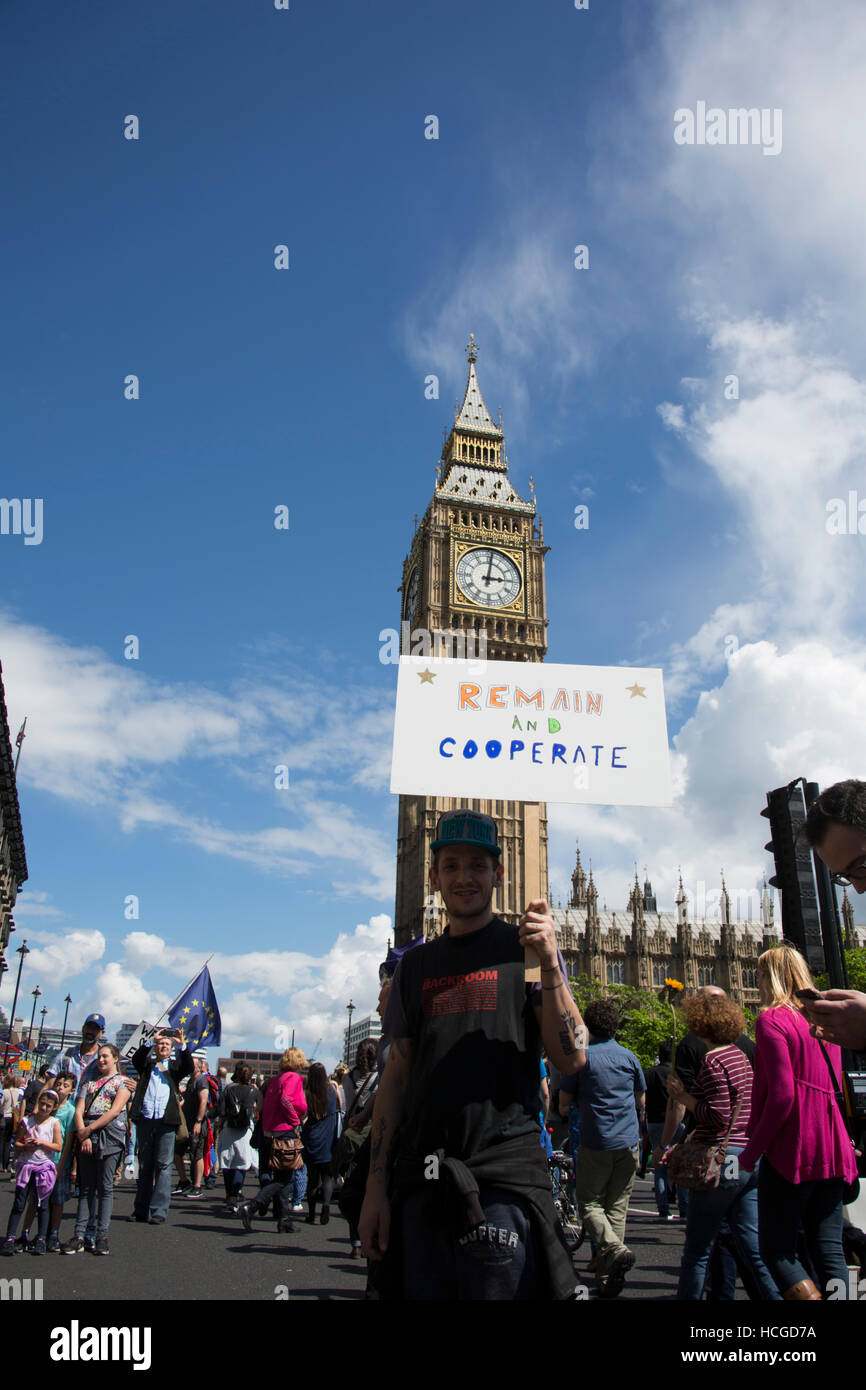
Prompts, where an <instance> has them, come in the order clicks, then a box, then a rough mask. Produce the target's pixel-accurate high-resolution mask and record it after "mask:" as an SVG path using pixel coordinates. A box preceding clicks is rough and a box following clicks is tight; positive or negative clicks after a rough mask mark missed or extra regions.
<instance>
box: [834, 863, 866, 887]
mask: <svg viewBox="0 0 866 1390" xmlns="http://www.w3.org/2000/svg"><path fill="white" fill-rule="evenodd" d="M858 878H861V879H862V878H866V859H864V860H863V861H862V863H860V864H858V865H857V866H856V868H854V869H849V870H848V872H847V874H831V875H830V879H831V881H832V882H833V883H838V885H839V887H840V888H850V887H851V886H852V884H853V882H854V880H855V879H858Z"/></svg>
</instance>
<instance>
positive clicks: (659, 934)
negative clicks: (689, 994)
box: [552, 848, 866, 1008]
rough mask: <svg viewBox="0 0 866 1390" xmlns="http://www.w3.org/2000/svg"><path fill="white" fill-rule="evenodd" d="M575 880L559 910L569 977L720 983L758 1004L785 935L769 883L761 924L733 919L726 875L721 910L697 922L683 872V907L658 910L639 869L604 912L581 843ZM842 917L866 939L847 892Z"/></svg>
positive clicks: (641, 983)
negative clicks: (765, 967)
mask: <svg viewBox="0 0 866 1390" xmlns="http://www.w3.org/2000/svg"><path fill="white" fill-rule="evenodd" d="M571 883H572V892H571V897H570V899H569V901H568V904H567V905H566V906H565V907H554V908H553V909H552V911H553V919H554V921H555V923H556V927H557V932H558V934H559V946H560V950H561V951H562V955H563V959H564V960H565V964H566V970H567V971H568V975H569V978H570V979H577V977H578V976H579V975H586V976H588V977H589V978H590V979H591V980H595V981H597V982H598V983H599V984H608V985H635V986H638V987H640V988H641V989H653V990H655V989H659V988H660V987H661V986H662V985H663V984H664V982H665V980H666V979H668V978H671V977H672V978H673V979H675V980H679V981H680V983H681V984H683V985H685V987H686V989H687V990H696V989H701V988H703V986H705V985H720V986H721V988H722V989H724V990H725V991H726V992H727V993H728V994H729V995H730V996H731V998H732V999H736V1001H737V1003H738V1004H741V1005H742V1004H747V1005H749V1006H750V1007H751V1008H757V1006H758V1002H759V1000H758V956H759V955H761V953H762V952H763V951H767V950H769V948H770V947H771V946H778V944H779V942H780V941H781V939H782V936H781V932H780V930H779V928H778V927H777V926H776V923H775V916H774V910H773V898H772V894H771V893H770V890H769V889H768V888H767V886H766V884H765V885H764V892H763V896H762V899H761V919H760V921H757V920H755V921H751V920H744V919H738V920H736V921H734V920H732V918H731V899H730V896H729V894H728V890H727V887H726V886H725V880H724V878H722V887H721V892H720V894H719V901H718V909H719V915H718V916H715V915H713V916H706V917H702V918H700V919H697V920H696V919H695V918H693V917H692V916H691V913H690V909H689V901H688V898H687V896H686V893H685V891H684V890H683V881H682V877H680V882H679V891H678V893H677V897H676V912H659V911H658V907H657V904H656V898H655V894H654V893H653V890H652V884H651V883H650V881H649V879H648V878H647V877H646V874H645V875H644V884H643V887H641V886H640V884H639V883H638V877H637V870H635V876H634V884H633V885H632V889H631V893H630V894H629V899H628V903H627V904H626V906H625V908H622V909H619V910H609V909H608V908H607V907H603V908H602V909H601V911H599V907H598V889H597V888H596V885H595V883H594V881H593V876H592V869H590V872H589V876H588V877H587V874H586V873H585V871H584V869H583V866H582V865H581V862H580V849H579V848H578V851H577V862H576V865H575V868H574V872H573V873H572V876H571ZM842 916H843V921H844V924H845V944H846V946H847V947H851V946H859V945H863V944H864V943H866V932H864V930H863V928H862V927H855V925H854V912H853V909H852V907H851V903H850V902H849V900H848V895H847V893H846V894H845V896H844V900H843V903H842Z"/></svg>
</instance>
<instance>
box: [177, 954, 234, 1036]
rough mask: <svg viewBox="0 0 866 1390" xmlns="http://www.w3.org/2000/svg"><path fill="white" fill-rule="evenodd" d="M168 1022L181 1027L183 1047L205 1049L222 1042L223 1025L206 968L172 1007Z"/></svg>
mask: <svg viewBox="0 0 866 1390" xmlns="http://www.w3.org/2000/svg"><path fill="white" fill-rule="evenodd" d="M168 1021H169V1024H170V1026H171V1027H172V1028H179V1029H180V1035H181V1039H182V1041H183V1046H184V1047H203V1046H204V1045H205V1044H206V1043H213V1044H214V1046H215V1047H219V1045H220V1043H221V1042H222V1022H221V1020H220V1011H219V1008H218V1006H217V1001H216V995H215V994H214V989H213V985H212V983H211V978H210V971H209V970H208V968H207V966H205V968H204V970H202V972H201V974H200V975H198V976H197V977H196V979H194V980H193V982H192V984H191V985H190V987H189V989H185V990H184V992H183V994H182V995H181V996H180V998H179V999H178V1000H177V1001H176V1002H175V1003H174V1004H172V1006H171V1009H170V1010H169V1015H168Z"/></svg>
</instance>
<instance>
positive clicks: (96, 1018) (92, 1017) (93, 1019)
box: [81, 1014, 105, 1033]
mask: <svg viewBox="0 0 866 1390" xmlns="http://www.w3.org/2000/svg"><path fill="white" fill-rule="evenodd" d="M87 1023H96V1024H98V1026H99V1031H100V1033H104V1032H105V1019H104V1018H103V1017H102V1014H88V1015H87V1017H86V1019H85V1020H84V1023H82V1025H81V1026H82V1028H83V1027H84V1026H85V1024H87Z"/></svg>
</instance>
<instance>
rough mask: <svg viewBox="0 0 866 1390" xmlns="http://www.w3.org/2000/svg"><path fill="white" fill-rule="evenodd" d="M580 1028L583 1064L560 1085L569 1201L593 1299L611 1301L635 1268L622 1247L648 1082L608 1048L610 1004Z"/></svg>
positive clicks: (600, 1003) (620, 1051) (590, 1010)
mask: <svg viewBox="0 0 866 1390" xmlns="http://www.w3.org/2000/svg"><path fill="white" fill-rule="evenodd" d="M584 1021H585V1023H586V1026H587V1028H588V1029H589V1035H590V1036H589V1047H588V1048H587V1049H586V1053H585V1059H586V1060H585V1061H584V1063H583V1065H582V1066H579V1069H578V1071H577V1072H576V1073H575V1075H573V1076H571V1077H564V1078H563V1082H562V1090H561V1091H560V1114H567V1113H568V1103H569V1101H570V1100H571V1098H572V1097H571V1096H570V1095H569V1092H573V1093H574V1097H573V1098H574V1104H575V1105H576V1106H577V1107H578V1109H579V1111H580V1148H579V1149H578V1153H577V1163H576V1165H575V1195H576V1198H577V1204H578V1208H579V1210H580V1215H581V1218H582V1220H583V1222H584V1224H585V1227H586V1233H587V1235H588V1236H589V1238H590V1240H591V1241H592V1243H593V1245H594V1246H595V1257H594V1260H593V1262H592V1264H591V1266H590V1268H591V1269H594V1271H595V1275H596V1278H597V1280H598V1292H599V1297H600V1298H615V1297H616V1296H617V1294H618V1293H621V1292H622V1288H623V1284H624V1283H625V1276H626V1274H627V1273H628V1271H629V1270H630V1269H631V1268H632V1266H633V1264H634V1255H633V1253H632V1251H631V1250H629V1248H628V1246H627V1245H626V1244H625V1241H624V1236H625V1219H626V1214H627V1212H628V1201H629V1197H630V1196H631V1190H632V1187H633V1186H634V1179H635V1173H636V1171H637V1148H638V1142H639V1138H640V1133H639V1124H640V1121H641V1119H642V1118H643V1115H644V1107H645V1101H646V1082H645V1080H644V1074H643V1071H642V1069H641V1064H640V1062H639V1061H638V1059H637V1057H635V1055H634V1053H633V1052H629V1050H628V1048H627V1047H621V1046H620V1044H619V1043H618V1042H616V1041H615V1040H614V1034H615V1033H616V1030H617V1028H618V1027H619V1025H620V1015H619V1010H618V1008H617V1006H616V1004H615V1003H614V1001H613V1000H612V999H596V1000H595V1001H594V1002H593V1003H592V1004H589V1005H588V1006H587V1009H586V1011H585V1014H584Z"/></svg>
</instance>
